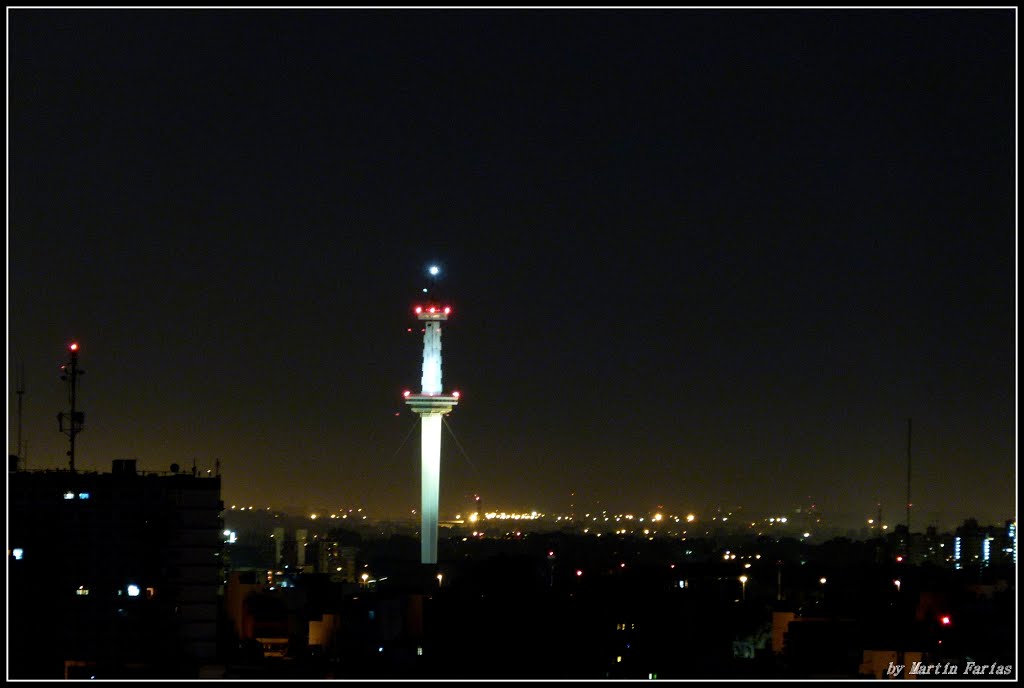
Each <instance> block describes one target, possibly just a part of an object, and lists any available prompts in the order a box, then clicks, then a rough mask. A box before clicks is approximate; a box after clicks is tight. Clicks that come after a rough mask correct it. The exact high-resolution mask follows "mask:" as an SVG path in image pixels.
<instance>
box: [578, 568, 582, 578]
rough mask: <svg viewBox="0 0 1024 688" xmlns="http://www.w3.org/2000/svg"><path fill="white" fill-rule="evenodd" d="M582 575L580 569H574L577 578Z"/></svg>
mask: <svg viewBox="0 0 1024 688" xmlns="http://www.w3.org/2000/svg"><path fill="white" fill-rule="evenodd" d="M582 575H583V570H582V569H576V576H577V577H579V576H582Z"/></svg>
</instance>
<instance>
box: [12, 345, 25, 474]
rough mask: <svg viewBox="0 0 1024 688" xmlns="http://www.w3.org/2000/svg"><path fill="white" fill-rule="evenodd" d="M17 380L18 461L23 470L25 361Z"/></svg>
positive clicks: (21, 365) (17, 374)
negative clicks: (22, 424)
mask: <svg viewBox="0 0 1024 688" xmlns="http://www.w3.org/2000/svg"><path fill="white" fill-rule="evenodd" d="M15 375H16V376H17V379H16V380H15V383H14V384H15V391H16V392H17V394H18V459H19V460H20V461H21V466H22V468H24V467H25V445H24V442H23V441H22V438H21V418H22V397H23V396H25V363H24V361H18V369H17V371H16V372H15Z"/></svg>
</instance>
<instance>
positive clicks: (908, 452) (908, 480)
mask: <svg viewBox="0 0 1024 688" xmlns="http://www.w3.org/2000/svg"><path fill="white" fill-rule="evenodd" d="M910 420H911V419H910V418H907V544H908V545H909V543H910V506H911V505H910V429H911V425H910Z"/></svg>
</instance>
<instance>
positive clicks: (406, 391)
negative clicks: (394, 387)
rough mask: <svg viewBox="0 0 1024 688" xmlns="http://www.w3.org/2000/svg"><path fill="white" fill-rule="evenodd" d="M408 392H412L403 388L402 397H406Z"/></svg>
mask: <svg viewBox="0 0 1024 688" xmlns="http://www.w3.org/2000/svg"><path fill="white" fill-rule="evenodd" d="M410 394H412V392H410V391H409V390H405V391H404V392H402V396H403V397H408V396H409V395H410Z"/></svg>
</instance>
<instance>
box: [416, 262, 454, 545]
mask: <svg viewBox="0 0 1024 688" xmlns="http://www.w3.org/2000/svg"><path fill="white" fill-rule="evenodd" d="M432 272H433V269H432ZM414 312H415V313H416V317H417V318H418V319H419V320H420V321H422V322H423V378H422V381H421V384H422V390H421V391H420V393H419V394H412V393H411V392H405V403H406V404H408V405H409V406H410V407H412V410H413V412H414V413H416V414H418V415H419V417H420V438H421V440H420V441H421V446H420V457H421V458H420V465H421V466H422V477H421V482H420V561H421V562H422V563H424V564H436V563H437V512H438V497H439V494H440V487H441V419H442V417H443V416H444V415H445V414H446V413H450V412H451V410H452V408H454V407H455V405H456V404H458V403H459V393H458V392H452V393H451V394H450V395H446V394H443V393H442V388H441V323H442V322H444V321H445V320H447V319H448V316H449V315H450V314H451V312H452V309H451V306H445V305H441V304H439V303H436V302H435V301H434V300H433V299H430V300H428V302H427V303H425V304H424V305H422V306H416V307H415V309H414Z"/></svg>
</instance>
